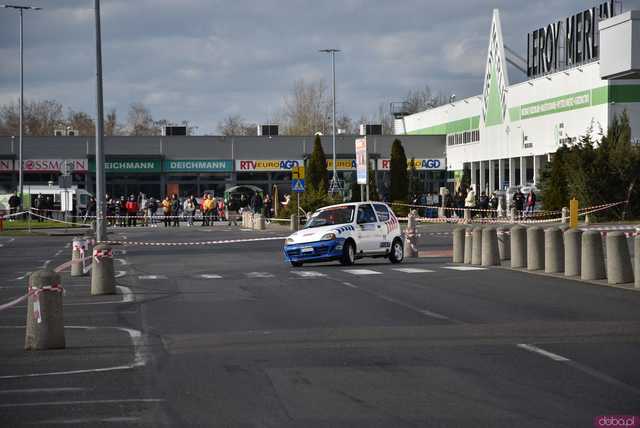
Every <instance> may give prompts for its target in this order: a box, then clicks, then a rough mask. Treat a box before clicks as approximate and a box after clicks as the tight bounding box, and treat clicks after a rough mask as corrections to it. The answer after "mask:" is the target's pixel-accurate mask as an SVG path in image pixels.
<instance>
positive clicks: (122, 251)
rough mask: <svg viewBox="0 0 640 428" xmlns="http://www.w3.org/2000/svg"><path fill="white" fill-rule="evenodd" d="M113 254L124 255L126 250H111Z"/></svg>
mask: <svg viewBox="0 0 640 428" xmlns="http://www.w3.org/2000/svg"><path fill="white" fill-rule="evenodd" d="M113 254H120V255H122V256H126V255H127V250H113Z"/></svg>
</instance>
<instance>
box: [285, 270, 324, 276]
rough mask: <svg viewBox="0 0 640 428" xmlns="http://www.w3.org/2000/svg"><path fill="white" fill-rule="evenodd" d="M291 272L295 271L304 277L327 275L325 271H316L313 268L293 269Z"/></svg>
mask: <svg viewBox="0 0 640 428" xmlns="http://www.w3.org/2000/svg"><path fill="white" fill-rule="evenodd" d="M291 273H295V274H296V275H298V276H300V277H302V278H321V277H325V276H327V275H325V274H324V273H321V272H316V271H313V270H293V271H291Z"/></svg>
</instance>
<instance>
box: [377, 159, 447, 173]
mask: <svg viewBox="0 0 640 428" xmlns="http://www.w3.org/2000/svg"><path fill="white" fill-rule="evenodd" d="M413 161H414V165H415V167H416V169H417V170H418V171H440V170H442V171H444V170H445V169H446V162H445V160H444V159H414V160H413ZM390 168H391V159H378V170H379V171H389V169H390ZM409 168H411V159H407V169H409Z"/></svg>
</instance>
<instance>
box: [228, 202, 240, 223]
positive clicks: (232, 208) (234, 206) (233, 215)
mask: <svg viewBox="0 0 640 428" xmlns="http://www.w3.org/2000/svg"><path fill="white" fill-rule="evenodd" d="M238 209H239V204H238V201H237V200H236V199H233V198H229V203H228V204H227V220H229V226H231V222H232V221H233V225H234V226H237V225H238V220H237V218H238Z"/></svg>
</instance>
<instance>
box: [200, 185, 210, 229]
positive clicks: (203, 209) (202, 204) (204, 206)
mask: <svg viewBox="0 0 640 428" xmlns="http://www.w3.org/2000/svg"><path fill="white" fill-rule="evenodd" d="M208 200H209V194H208V193H205V194H204V195H202V201H200V211H201V213H202V225H203V226H208V225H209V213H208V212H207V201H208Z"/></svg>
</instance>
